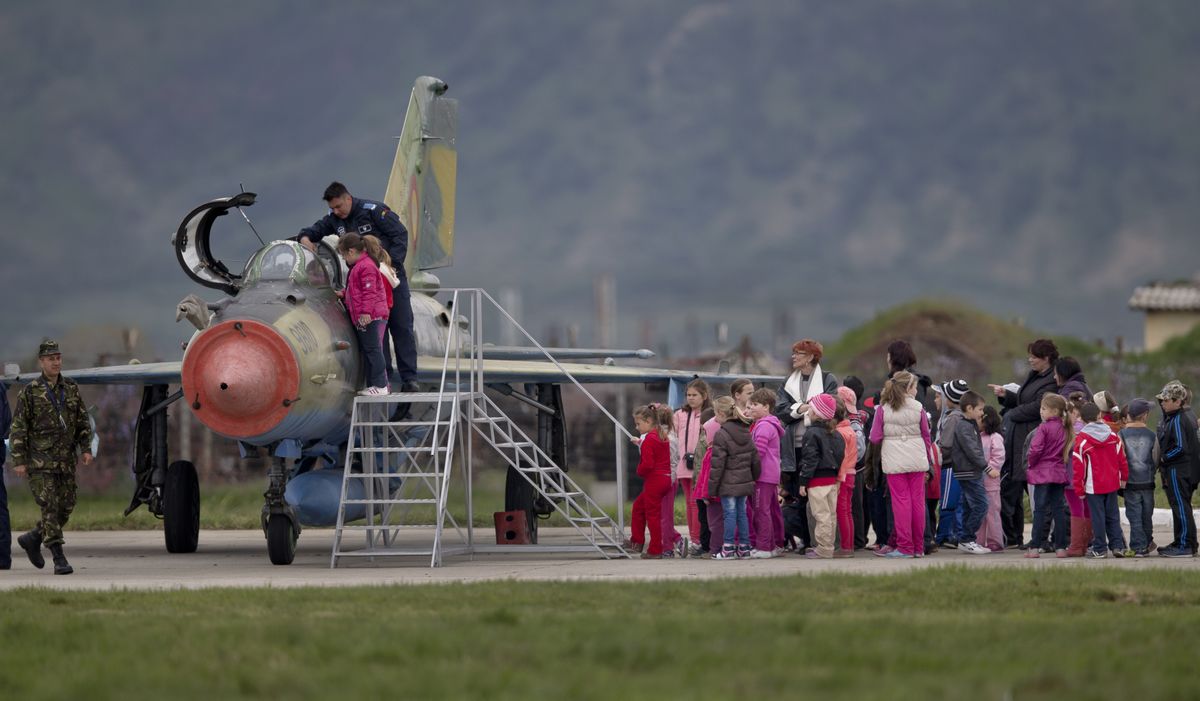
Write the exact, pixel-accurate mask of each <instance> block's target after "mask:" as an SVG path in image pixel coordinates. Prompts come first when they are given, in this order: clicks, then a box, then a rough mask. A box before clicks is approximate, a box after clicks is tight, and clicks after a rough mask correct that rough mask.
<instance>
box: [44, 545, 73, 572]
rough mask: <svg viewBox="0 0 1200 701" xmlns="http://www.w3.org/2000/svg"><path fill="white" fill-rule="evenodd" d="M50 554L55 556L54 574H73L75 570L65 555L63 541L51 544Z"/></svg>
mask: <svg viewBox="0 0 1200 701" xmlns="http://www.w3.org/2000/svg"><path fill="white" fill-rule="evenodd" d="M50 555H51V557H53V558H54V574H71V573H72V572H74V571H75V568H74V567H71V563H69V562H67V556H66V555H63V551H62V543H59V544H58V545H51V546H50Z"/></svg>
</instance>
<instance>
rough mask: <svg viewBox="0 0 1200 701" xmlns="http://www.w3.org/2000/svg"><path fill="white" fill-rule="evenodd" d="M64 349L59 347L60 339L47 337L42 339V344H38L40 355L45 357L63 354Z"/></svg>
mask: <svg viewBox="0 0 1200 701" xmlns="http://www.w3.org/2000/svg"><path fill="white" fill-rule="evenodd" d="M61 354H62V351H60V350H59V349H58V341H51V340H50V339H48V338H47V339H46V340H45V341H42V345H40V346H38V357H39V358H45V357H46V356H48V355H61Z"/></svg>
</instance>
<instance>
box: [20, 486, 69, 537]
mask: <svg viewBox="0 0 1200 701" xmlns="http://www.w3.org/2000/svg"><path fill="white" fill-rule="evenodd" d="M29 491H31V492H33V500H34V501H36V502H37V505H38V506H39V507H41V509H42V520H40V521H38V524H37V529H38V530H40V531H41V532H42V544H43V545H46V546H51V545H61V544H62V542H63V526H65V525H67V519H69V518H71V512H72V511H74V510H75V475H74V474H72V473H70V472H41V471H38V472H30V473H29Z"/></svg>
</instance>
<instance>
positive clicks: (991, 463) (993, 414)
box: [975, 405, 1004, 552]
mask: <svg viewBox="0 0 1200 701" xmlns="http://www.w3.org/2000/svg"><path fill="white" fill-rule="evenodd" d="M1001 423H1002V422H1001V419H1000V412H998V411H996V407H994V406H991V405H988V406H985V407H984V408H983V418H982V419H980V420H979V435H980V438H982V439H983V456H984V457H985V458H987V467H986V468H984V471H983V486H984V489H985V490H986V491H987V498H988V509H987V516H985V517H984V519H983V525H982V526H980V527H979V532H978V533H976V534H975V542H976V543H979V544H980V545H982V546H983V547H985V548H987V549H988V550H991V551H992V552H999V551H1001V550H1003V549H1004V529H1003V528H1002V527H1001V523H1000V468H1001V466H1003V465H1004V434H1003V433H1001V432H1000V426H1001Z"/></svg>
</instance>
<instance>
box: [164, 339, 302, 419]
mask: <svg viewBox="0 0 1200 701" xmlns="http://www.w3.org/2000/svg"><path fill="white" fill-rule="evenodd" d="M299 387H300V367H299V364H298V363H297V361H296V354H295V352H294V351H293V350H292V348H291V346H290V345H289V344H288V342H287V341H286V340H284V338H283V337H282V336H280V334H279V333H278V332H277V331H276V330H275V329H274V328H273V327H271V326H270V325H268V324H264V323H262V322H259V321H253V320H250V319H239V320H230V321H224V322H221V323H220V324H217V325H216V326H213V327H212V328H210V329H208V330H206V331H204V332H202V333H201V334H200V335H199V336H198V337H197V338H196V339H195V340H193V341H192V343H191V344H189V345H188V349H187V354H186V355H185V356H184V359H183V391H184V399H185V401H187V403H188V405H189V406H190V407H191V409H192V411H193V413H195V415H196V417H197V418H199V419H200V421H202V422H203V423H204V425H205V426H208V427H209V428H211V429H212V430H214V431H216V432H217V433H220V434H222V435H226V436H230V437H233V438H250V437H252V436H257V435H260V434H263V433H266V432H267V431H270V430H271V429H273V428H275V427H276V426H278V425H279V423H280V422H281V421H283V419H284V418H285V417H286V416H287V414H288V411H290V409H289V406H290V405H291V403H292V400H294V399H296V398H297V397H298V395H299ZM197 405H198V406H197Z"/></svg>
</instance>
